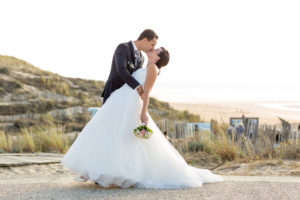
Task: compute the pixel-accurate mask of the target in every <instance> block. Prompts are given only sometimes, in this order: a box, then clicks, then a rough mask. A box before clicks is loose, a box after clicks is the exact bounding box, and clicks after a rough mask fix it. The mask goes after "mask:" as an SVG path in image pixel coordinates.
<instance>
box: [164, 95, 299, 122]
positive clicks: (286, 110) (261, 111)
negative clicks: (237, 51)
mask: <svg viewBox="0 0 300 200" xmlns="http://www.w3.org/2000/svg"><path fill="white" fill-rule="evenodd" d="M170 105H171V106H172V107H174V108H175V109H178V110H188V111H189V112H191V113H194V114H199V115H200V117H201V119H203V120H205V121H210V120H211V119H216V120H217V121H218V122H222V121H224V122H225V123H229V118H230V117H241V116H242V115H243V114H244V115H245V116H246V117H259V123H260V124H269V125H271V124H279V123H280V120H279V119H278V117H281V118H283V119H285V120H287V121H288V122H290V123H300V110H299V102H258V101H257V102H255V101H253V102H233V101H232V102H199V103H178V102H170ZM297 109H298V110H297Z"/></svg>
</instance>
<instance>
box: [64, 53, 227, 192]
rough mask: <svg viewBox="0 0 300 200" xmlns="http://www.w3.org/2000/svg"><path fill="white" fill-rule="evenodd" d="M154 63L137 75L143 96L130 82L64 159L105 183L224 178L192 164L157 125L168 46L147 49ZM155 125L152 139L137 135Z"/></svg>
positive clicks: (150, 184)
mask: <svg viewBox="0 0 300 200" xmlns="http://www.w3.org/2000/svg"><path fill="white" fill-rule="evenodd" d="M147 56H148V65H147V67H146V68H140V69H138V70H136V71H135V72H133V74H132V76H133V77H134V78H135V79H136V80H137V81H138V82H139V83H140V84H141V85H143V86H144V94H143V95H142V98H141V97H140V96H139V94H138V93H137V91H136V90H133V89H132V88H131V87H130V86H129V85H127V84H124V85H123V86H122V87H121V88H119V89H117V90H115V91H113V92H112V93H111V95H110V97H109V98H108V99H107V101H106V103H105V104H103V105H102V107H101V108H100V109H99V110H98V111H97V112H96V114H95V115H94V117H92V119H91V120H90V121H89V122H88V123H87V124H86V126H85V127H84V128H83V130H82V131H81V133H80V134H79V135H78V137H77V138H76V140H75V141H74V143H73V144H72V145H71V147H70V148H69V150H68V151H67V153H66V154H65V156H64V157H63V159H62V161H61V162H62V164H63V165H64V166H65V167H67V168H69V169H70V170H71V171H74V172H76V173H78V174H80V175H81V178H84V179H85V180H92V181H94V182H95V183H97V184H99V185H101V186H102V187H110V186H119V187H121V188H129V187H136V188H189V187H201V186H202V184H203V183H207V182H219V181H223V180H224V179H223V178H222V177H221V176H219V175H216V174H213V173H212V172H211V171H209V170H207V169H199V168H196V167H192V166H190V165H188V164H187V163H186V161H185V160H184V158H183V157H182V156H181V155H180V154H179V152H178V151H177V150H176V149H175V148H174V147H173V146H172V144H170V143H169V141H168V140H167V139H166V138H165V136H164V134H163V133H162V132H161V131H160V129H159V128H158V127H157V126H156V124H155V123H154V121H153V120H152V118H151V116H150V115H149V113H148V111H147V108H148V103H149V94H150V91H151V89H152V86H153V85H154V82H155V80H156V78H157V76H158V75H159V72H160V69H161V68H162V67H164V66H166V65H167V64H168V61H169V53H168V51H167V50H165V49H164V48H162V47H161V48H158V49H154V50H152V51H151V52H148V53H147ZM142 122H144V123H146V125H147V126H148V127H149V128H150V129H152V130H153V134H152V136H151V137H150V138H149V139H141V138H139V137H136V136H135V135H134V133H133V130H134V129H135V128H136V127H137V126H140V125H141V124H142Z"/></svg>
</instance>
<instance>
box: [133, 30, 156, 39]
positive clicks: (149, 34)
mask: <svg viewBox="0 0 300 200" xmlns="http://www.w3.org/2000/svg"><path fill="white" fill-rule="evenodd" d="M144 38H147V39H148V41H151V40H153V39H154V38H156V39H158V35H157V34H156V33H155V32H154V31H153V30H151V29H146V30H144V31H143V32H142V33H141V34H140V36H139V37H138V40H142V39H144Z"/></svg>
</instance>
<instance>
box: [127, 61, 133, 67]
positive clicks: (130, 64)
mask: <svg viewBox="0 0 300 200" xmlns="http://www.w3.org/2000/svg"><path fill="white" fill-rule="evenodd" d="M128 64H129V67H130V68H131V69H134V64H133V63H132V62H129V61H128Z"/></svg>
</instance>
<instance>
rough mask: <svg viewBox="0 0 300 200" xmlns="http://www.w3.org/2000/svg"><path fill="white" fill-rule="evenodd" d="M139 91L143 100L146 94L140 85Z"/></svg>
mask: <svg viewBox="0 0 300 200" xmlns="http://www.w3.org/2000/svg"><path fill="white" fill-rule="evenodd" d="M137 91H138V93H139V95H140V97H141V98H142V99H143V94H144V89H143V86H141V85H140V86H139V87H138V88H137Z"/></svg>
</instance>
